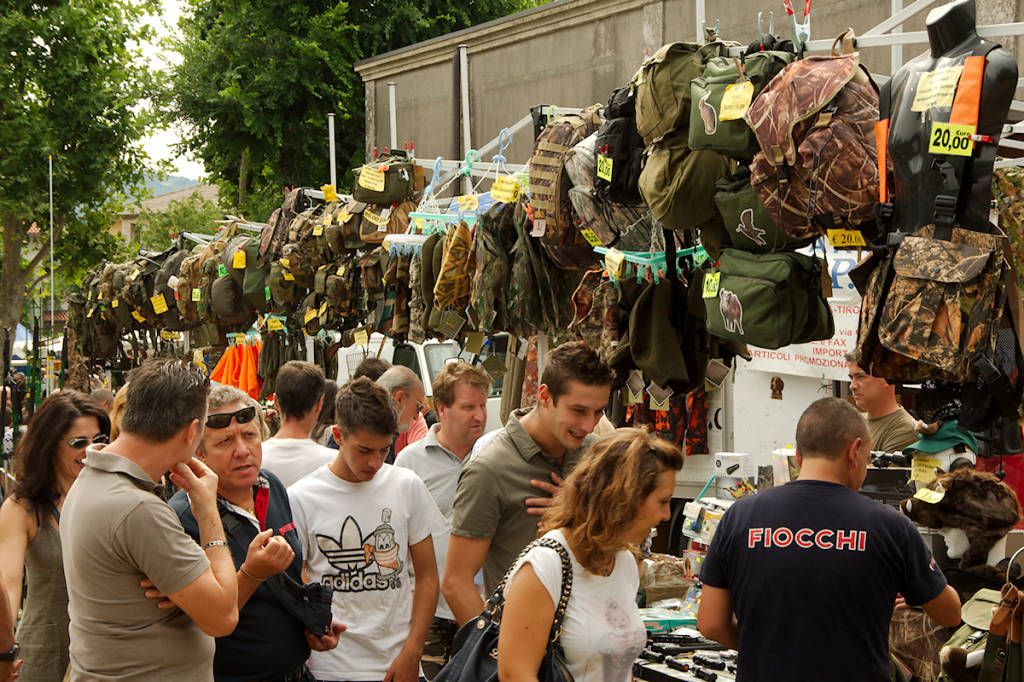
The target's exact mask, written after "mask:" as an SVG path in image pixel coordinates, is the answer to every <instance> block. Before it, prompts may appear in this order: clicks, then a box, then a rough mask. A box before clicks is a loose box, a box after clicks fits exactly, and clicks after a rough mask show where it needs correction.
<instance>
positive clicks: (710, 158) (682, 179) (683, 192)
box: [640, 131, 729, 230]
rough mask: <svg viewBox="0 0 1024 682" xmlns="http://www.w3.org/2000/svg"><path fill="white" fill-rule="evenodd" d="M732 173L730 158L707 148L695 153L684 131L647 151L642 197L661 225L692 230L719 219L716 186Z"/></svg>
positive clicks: (642, 179)
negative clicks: (720, 180) (717, 216)
mask: <svg viewBox="0 0 1024 682" xmlns="http://www.w3.org/2000/svg"><path fill="white" fill-rule="evenodd" d="M728 173H729V161H728V159H726V158H725V157H724V156H722V155H721V154H718V153H716V152H712V151H708V150H705V149H702V150H699V151H691V150H690V149H689V147H687V146H686V132H685V131H680V132H676V133H673V134H672V135H669V136H667V137H666V138H665V139H663V140H660V141H659V142H657V143H655V144H654V145H653V146H651V147H649V148H648V149H647V152H646V158H645V159H644V167H643V170H642V171H641V172H640V194H641V195H642V196H643V198H644V202H645V203H646V204H647V206H648V207H649V208H650V209H651V213H652V214H653V215H654V217H655V218H656V219H657V220H658V222H659V223H661V224H662V225H664V226H665V227H667V228H669V229H671V230H690V229H693V228H695V227H697V226H698V225H701V224H703V223H705V222H707V221H709V220H712V219H713V218H714V217H715V215H716V213H715V202H714V200H713V197H714V194H715V183H716V182H717V181H718V180H719V179H720V178H723V177H725V176H726V175H728Z"/></svg>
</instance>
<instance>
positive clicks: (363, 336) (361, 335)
mask: <svg viewBox="0 0 1024 682" xmlns="http://www.w3.org/2000/svg"><path fill="white" fill-rule="evenodd" d="M352 339H353V340H354V341H355V342H356V345H358V346H365V345H367V344H369V343H370V335H369V334H367V333H366V330H365V329H357V330H355V331H354V332H353V333H352Z"/></svg>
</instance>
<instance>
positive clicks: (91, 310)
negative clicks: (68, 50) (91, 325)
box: [85, 309, 141, 321]
mask: <svg viewBox="0 0 1024 682" xmlns="http://www.w3.org/2000/svg"><path fill="white" fill-rule="evenodd" d="M95 312H96V310H95V309H90V310H89V312H87V313H86V314H85V316H86V317H92V314H93V313H95ZM133 314H134V313H133ZM140 321H141V320H140Z"/></svg>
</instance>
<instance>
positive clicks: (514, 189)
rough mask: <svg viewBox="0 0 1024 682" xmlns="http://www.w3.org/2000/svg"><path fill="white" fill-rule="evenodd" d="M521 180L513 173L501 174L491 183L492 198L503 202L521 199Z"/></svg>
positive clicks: (510, 202)
mask: <svg viewBox="0 0 1024 682" xmlns="http://www.w3.org/2000/svg"><path fill="white" fill-rule="evenodd" d="M519 193H520V189H519V182H517V181H516V179H515V178H513V177H512V176H511V175H499V176H498V179H497V180H495V181H494V184H493V185H491V198H492V199H494V200H495V201H497V202H498V203H501V204H512V203H515V202H516V201H519Z"/></svg>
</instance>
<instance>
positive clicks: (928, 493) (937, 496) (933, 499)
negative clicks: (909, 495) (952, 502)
mask: <svg viewBox="0 0 1024 682" xmlns="http://www.w3.org/2000/svg"><path fill="white" fill-rule="evenodd" d="M945 496H946V490H945V488H943V487H942V486H939V488H938V489H937V490H932V489H931V488H921V489H920V490H918V491H917V492H916V493H914V499H915V500H921V501H922V502H927V503H928V504H938V503H939V502H941V501H942V498H943V497H945Z"/></svg>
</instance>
